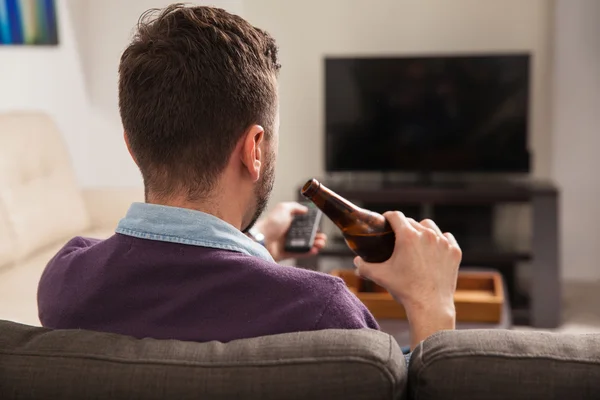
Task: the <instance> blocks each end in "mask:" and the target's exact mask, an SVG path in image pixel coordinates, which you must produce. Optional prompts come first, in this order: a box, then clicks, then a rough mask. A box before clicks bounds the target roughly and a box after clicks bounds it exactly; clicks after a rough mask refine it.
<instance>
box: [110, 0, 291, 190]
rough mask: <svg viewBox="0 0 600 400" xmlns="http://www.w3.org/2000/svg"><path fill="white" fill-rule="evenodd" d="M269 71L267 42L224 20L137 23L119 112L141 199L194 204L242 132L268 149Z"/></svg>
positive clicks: (272, 92)
mask: <svg viewBox="0 0 600 400" xmlns="http://www.w3.org/2000/svg"><path fill="white" fill-rule="evenodd" d="M279 67H280V66H279V64H278V61H277V47H276V45H275V41H274V40H273V38H272V37H271V36H270V35H269V34H268V33H266V32H263V31H262V30H260V29H258V28H255V27H253V26H252V25H250V24H249V23H248V22H246V21H245V20H244V19H242V18H241V17H239V16H236V15H232V14H230V13H228V12H226V11H225V10H222V9H218V8H211V7H186V6H184V5H182V4H173V5H171V6H169V7H167V8H166V9H164V10H162V11H161V10H158V9H152V10H148V11H147V12H146V13H144V14H143V15H142V17H141V18H140V21H139V23H138V27H137V33H136V34H135V36H134V38H133V40H132V42H131V44H130V45H129V46H128V47H127V49H126V50H125V52H124V53H123V55H122V57H121V63H120V65H119V109H120V112H121V119H122V121H123V127H124V129H125V132H126V135H127V139H128V141H129V145H130V148H131V152H132V153H133V156H134V158H135V159H136V162H137V164H138V166H139V168H140V171H141V173H142V176H143V178H144V186H145V188H146V194H148V192H149V191H152V192H153V194H154V195H156V196H159V197H168V196H169V195H170V194H172V192H173V191H174V190H186V191H187V196H188V198H189V199H199V198H203V197H205V196H206V195H208V194H209V192H210V191H211V190H212V188H213V187H214V184H215V182H216V179H217V178H218V176H219V174H220V173H221V172H222V171H223V169H224V168H225V165H226V163H227V162H228V160H229V158H230V155H231V153H232V151H233V149H234V147H235V145H236V143H237V142H238V140H239V139H240V137H241V136H242V134H243V133H244V132H245V131H246V129H247V128H248V127H250V126H251V125H253V124H259V125H261V126H263V127H264V129H265V136H266V138H267V139H268V138H269V137H270V135H271V132H272V130H273V128H274V127H273V125H274V117H275V114H276V107H277V83H276V77H277V72H278V70H279Z"/></svg>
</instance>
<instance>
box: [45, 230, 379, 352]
mask: <svg viewBox="0 0 600 400" xmlns="http://www.w3.org/2000/svg"><path fill="white" fill-rule="evenodd" d="M123 231H127V230H125V229H124V230H123ZM38 306H39V317H40V320H41V322H42V324H43V326H46V327H50V328H57V329H87V330H94V331H104V332H113V333H118V334H124V335H130V336H134V337H137V338H144V337H152V338H156V339H178V340H187V341H198V342H206V341H211V340H217V341H221V342H227V341H230V340H235V339H242V338H250V337H257V336H264V335H272V334H278V333H285V332H296V331H313V330H320V329H333V328H335V329H359V328H372V329H378V325H377V322H376V321H375V320H374V318H373V316H372V315H371V314H370V313H369V311H368V310H367V309H366V308H365V306H364V305H363V304H362V303H361V302H360V301H359V300H358V299H357V298H356V296H354V295H353V294H352V293H351V292H350V291H348V289H347V288H346V286H345V284H344V283H343V282H342V281H341V280H340V279H339V278H334V277H331V276H328V275H325V274H322V273H318V272H313V271H307V270H303V269H298V268H293V267H283V266H280V265H278V264H275V263H274V262H270V261H269V260H266V259H263V258H260V257H255V256H252V255H248V254H244V253H241V252H237V251H233V250H225V249H219V248H210V247H202V246H198V245H190V244H181V243H173V242H169V241H160V240H149V239H143V238H139V237H134V236H132V235H124V234H119V233H117V234H115V235H114V236H112V237H110V238H109V239H107V240H103V241H101V240H96V239H87V238H81V237H76V238H74V239H72V240H71V241H70V242H69V243H67V244H66V245H65V246H64V248H63V249H62V250H60V251H59V253H58V254H57V255H56V256H55V257H54V258H53V259H52V260H51V261H50V263H49V264H48V266H47V267H46V270H45V271H44V273H43V275H42V278H41V281H40V284H39V289H38Z"/></svg>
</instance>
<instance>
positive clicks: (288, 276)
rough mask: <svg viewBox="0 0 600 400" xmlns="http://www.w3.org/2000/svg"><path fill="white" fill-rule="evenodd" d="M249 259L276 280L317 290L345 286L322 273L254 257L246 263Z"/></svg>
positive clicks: (338, 279)
mask: <svg viewBox="0 0 600 400" xmlns="http://www.w3.org/2000/svg"><path fill="white" fill-rule="evenodd" d="M249 259H251V260H252V263H253V264H254V265H255V267H257V268H258V269H260V270H261V271H262V273H263V274H265V275H270V276H272V277H274V278H275V279H277V280H281V281H287V282H290V283H301V284H303V285H308V284H311V285H312V287H313V288H317V289H325V288H327V289H335V288H340V287H344V286H345V284H344V282H343V281H342V280H341V279H340V278H338V277H336V276H332V275H329V274H326V273H324V272H319V271H313V270H309V269H303V268H299V267H294V266H284V265H280V264H277V263H275V262H269V261H266V260H262V259H257V258H255V257H247V261H249Z"/></svg>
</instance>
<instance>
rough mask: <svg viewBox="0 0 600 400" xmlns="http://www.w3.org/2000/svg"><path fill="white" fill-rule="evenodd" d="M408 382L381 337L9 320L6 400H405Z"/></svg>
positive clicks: (1, 367)
mask: <svg viewBox="0 0 600 400" xmlns="http://www.w3.org/2000/svg"><path fill="white" fill-rule="evenodd" d="M406 374H407V371H406V364H405V361H404V356H403V355H402V352H401V350H400V348H399V347H398V345H397V344H396V341H395V340H394V339H393V338H392V337H391V336H388V335H386V334H384V333H382V332H378V331H374V330H326V331H317V332H303V333H289V334H282V335H274V336H267V337H261V338H255V339H245V340H237V341H233V342H230V343H225V344H224V343H218V342H210V343H190V342H180V341H174V340H171V341H159V340H153V339H142V340H137V339H134V338H131V337H126V336H120V335H114V334H108V333H97V332H88V331H77V330H54V331H53V330H49V329H45V328H35V327H29V326H25V325H20V324H16V323H13V322H7V321H0V398H1V399H12V398H27V399H62V400H69V399H134V398H143V399H264V400H268V399H346V400H348V399H401V398H403V397H404V394H405V391H406Z"/></svg>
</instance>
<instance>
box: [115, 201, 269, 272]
mask: <svg viewBox="0 0 600 400" xmlns="http://www.w3.org/2000/svg"><path fill="white" fill-rule="evenodd" d="M116 232H117V233H120V234H122V235H127V236H134V237H137V238H141V239H149V240H157V241H161V242H172V243H180V244H187V245H192V246H200V247H211V248H214V249H221V250H230V251H237V252H239V253H244V254H247V255H250V256H254V257H259V258H262V259H263V260H266V261H270V262H274V261H273V257H271V254H269V252H268V251H267V249H265V248H264V247H263V246H261V245H260V244H258V243H256V242H255V241H253V240H252V239H250V238H249V237H248V236H246V235H244V234H243V233H242V232H241V231H240V230H239V229H237V228H235V227H234V226H233V225H230V224H228V223H227V222H225V221H223V220H221V219H219V218H217V217H215V216H213V215H210V214H206V213H203V212H200V211H195V210H190V209H187V208H178V207H168V206H161V205H156V204H148V203H133V204H132V205H131V207H130V208H129V211H127V215H126V216H125V218H123V219H122V220H121V221H120V222H119V225H118V226H117V229H116Z"/></svg>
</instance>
